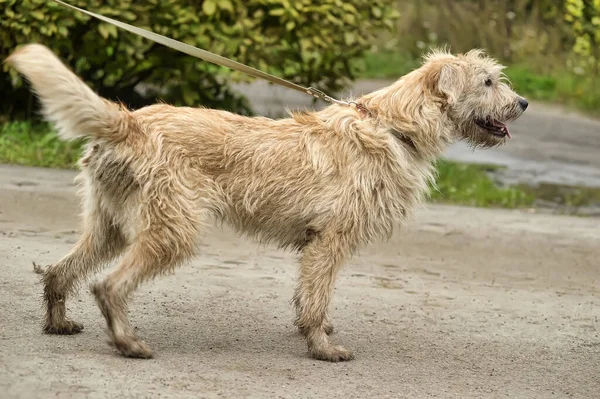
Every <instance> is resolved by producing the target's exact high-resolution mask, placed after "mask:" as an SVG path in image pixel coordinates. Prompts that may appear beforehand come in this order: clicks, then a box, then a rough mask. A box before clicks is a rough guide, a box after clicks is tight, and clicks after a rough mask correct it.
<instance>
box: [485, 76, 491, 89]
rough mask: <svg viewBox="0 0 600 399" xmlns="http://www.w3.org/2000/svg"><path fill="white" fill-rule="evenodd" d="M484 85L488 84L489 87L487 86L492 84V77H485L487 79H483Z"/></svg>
mask: <svg viewBox="0 0 600 399" xmlns="http://www.w3.org/2000/svg"><path fill="white" fill-rule="evenodd" d="M485 85H486V86H488V87H489V86H491V85H492V79H490V78H487V79H486V80H485Z"/></svg>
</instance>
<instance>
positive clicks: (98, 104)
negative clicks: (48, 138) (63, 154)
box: [5, 44, 129, 140]
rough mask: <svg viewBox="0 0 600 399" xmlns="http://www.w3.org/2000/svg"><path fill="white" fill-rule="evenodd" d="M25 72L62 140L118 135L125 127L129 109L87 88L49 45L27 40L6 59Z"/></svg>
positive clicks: (124, 130)
mask: <svg viewBox="0 0 600 399" xmlns="http://www.w3.org/2000/svg"><path fill="white" fill-rule="evenodd" d="M5 62H6V63H7V64H9V65H10V66H12V67H14V68H15V69H16V70H17V71H18V72H19V73H21V74H22V75H24V76H25V78H26V79H27V80H28V81H29V83H30V84H31V86H32V89H33V91H34V92H35V94H36V95H37V96H38V97H39V99H40V101H41V104H42V112H43V115H44V117H45V119H46V120H47V121H49V122H51V123H53V124H54V125H55V126H56V128H57V130H58V133H59V135H60V137H62V138H63V139H65V140H73V139H77V138H80V137H90V136H91V137H96V138H107V139H117V136H118V135H120V134H124V132H126V131H127V130H128V129H123V128H124V127H125V126H124V125H125V124H127V123H128V120H129V113H128V112H125V110H124V109H122V108H121V106H119V105H118V104H116V103H113V102H110V101H108V100H106V99H104V98H102V97H100V96H98V95H97V94H96V93H94V91H93V90H92V89H91V88H89V87H88V86H87V85H86V84H85V83H84V82H83V81H82V80H81V79H79V78H78V77H77V76H76V75H75V74H74V73H73V72H71V70H69V69H68V68H67V66H65V64H63V63H62V62H61V61H60V60H59V59H58V57H56V56H55V55H54V53H52V51H51V50H50V49H48V48H47V47H45V46H43V45H40V44H29V45H26V46H24V47H22V48H21V49H19V50H17V51H15V52H14V53H13V54H11V55H10V56H9V57H8V58H7V59H6V61H5Z"/></svg>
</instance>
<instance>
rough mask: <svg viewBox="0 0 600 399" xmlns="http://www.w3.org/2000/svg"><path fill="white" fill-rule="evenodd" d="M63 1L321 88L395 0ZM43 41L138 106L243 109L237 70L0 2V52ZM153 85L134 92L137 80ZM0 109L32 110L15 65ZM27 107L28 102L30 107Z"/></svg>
mask: <svg viewBox="0 0 600 399" xmlns="http://www.w3.org/2000/svg"><path fill="white" fill-rule="evenodd" d="M70 3H71V4H73V5H75V6H79V7H83V8H86V9H88V10H90V11H95V12H99V13H101V14H104V15H106V16H109V17H112V18H115V19H119V20H122V21H124V22H127V23H131V24H133V25H136V26H139V27H142V28H146V29H150V30H152V31H154V32H157V33H160V34H163V35H166V36H169V37H172V38H174V39H177V40H181V41H183V42H186V43H188V44H192V45H195V46H198V47H201V48H204V49H207V50H209V51H212V52H215V53H218V54H220V55H223V56H226V57H230V58H232V59H235V60H237V61H239V62H242V63H247V64H249V65H251V66H253V67H255V68H258V69H261V70H263V71H266V72H269V73H272V74H275V75H278V76H281V77H284V78H286V79H290V80H292V81H294V82H297V83H299V84H304V85H315V86H318V87H319V88H321V89H324V90H327V91H335V90H338V89H339V88H341V85H342V84H343V83H344V78H346V77H347V78H352V77H353V76H354V73H355V70H354V68H353V67H352V66H353V65H355V63H354V61H355V60H356V59H357V58H359V57H361V56H362V54H363V52H364V51H365V50H366V49H367V48H368V46H369V42H370V41H371V40H372V38H373V35H374V34H376V33H377V31H379V30H380V29H382V28H385V27H387V28H391V27H392V26H393V20H394V18H395V17H396V16H397V14H396V12H395V11H394V9H393V8H392V3H393V0H354V1H342V0H320V1H316V0H294V1H292V0H203V1H191V0H177V1H174V0H144V1H133V0H92V1H84V0H72V1H70ZM31 42H38V43H43V44H46V45H47V46H49V47H50V48H51V49H52V50H53V51H55V52H56V53H57V54H58V55H59V56H60V57H61V59H62V60H64V61H66V62H67V63H68V64H69V65H70V66H71V67H72V68H73V69H74V71H75V72H76V73H77V74H78V75H79V76H81V77H82V78H83V79H84V80H85V81H86V82H87V83H88V84H90V85H91V86H92V87H93V88H94V89H95V90H96V91H97V92H99V93H100V94H101V95H103V96H106V97H108V98H112V99H116V98H118V99H120V100H121V101H123V102H125V103H127V104H129V105H130V106H133V107H136V106H141V105H145V104H147V103H151V102H153V101H155V100H156V99H157V98H161V99H163V100H164V101H166V102H169V103H174V104H183V105H205V106H212V107H220V108H226V109H231V110H235V111H241V110H244V109H246V110H247V107H246V104H245V102H244V101H243V100H242V99H241V98H238V97H236V96H235V95H234V94H233V92H232V91H231V89H230V86H229V82H232V81H239V80H242V79H246V77H245V76H242V75H241V74H239V73H236V72H232V71H230V70H228V69H226V68H222V67H218V66H216V65H213V64H210V63H207V62H204V61H201V60H197V59H195V58H192V57H190V56H187V55H185V54H182V53H177V52H175V51H174V50H171V49H169V48H167V47H164V46H162V45H158V44H153V43H152V42H150V41H148V40H145V39H142V38H140V37H138V36H135V35H133V34H131V33H128V32H125V31H122V30H118V29H117V28H115V27H113V26H111V25H109V24H106V23H103V22H99V21H97V20H93V19H90V18H89V17H87V16H86V15H84V14H82V13H77V12H74V11H72V10H70V9H67V8H65V7H62V6H60V5H58V4H56V3H53V2H52V1H49V0H0V49H1V50H0V51H1V53H0V54H1V55H2V58H5V57H6V56H8V55H9V54H10V53H11V52H12V51H14V50H15V48H16V47H17V46H18V45H21V44H26V43H31ZM142 83H143V84H144V85H145V87H146V88H148V87H150V88H158V89H156V90H155V89H152V90H149V91H147V92H146V93H145V94H143V96H142V95H140V94H139V93H138V94H136V92H135V91H134V88H135V87H136V86H137V87H139V86H138V85H139V84H142ZM0 92H1V93H2V99H1V100H0V112H1V114H2V115H4V118H6V117H7V116H8V117H9V118H11V119H14V118H17V117H23V116H25V117H27V116H31V111H32V109H33V108H34V106H35V103H34V102H33V101H32V98H31V95H30V94H29V93H28V91H27V89H26V88H25V87H24V86H23V84H22V81H21V80H20V79H19V78H18V77H17V76H16V74H15V73H14V71H9V70H8V69H7V67H6V66H4V68H3V71H2V72H1V73H0ZM32 104H33V105H32Z"/></svg>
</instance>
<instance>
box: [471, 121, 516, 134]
mask: <svg viewBox="0 0 600 399" xmlns="http://www.w3.org/2000/svg"><path fill="white" fill-rule="evenodd" d="M475 124H476V125H477V126H479V127H480V128H482V129H485V130H487V131H488V132H489V133H490V134H493V135H494V136H497V137H508V138H510V132H509V131H508V127H506V125H505V124H504V123H502V122H500V121H499V120H496V119H494V118H492V117H491V116H488V117H486V118H485V119H475Z"/></svg>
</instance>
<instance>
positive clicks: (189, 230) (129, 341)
mask: <svg viewBox="0 0 600 399" xmlns="http://www.w3.org/2000/svg"><path fill="white" fill-rule="evenodd" d="M157 208H158V207H157ZM185 213H186V212H181V213H179V214H178V215H171V216H170V217H167V216H166V215H164V214H158V213H153V214H152V218H153V220H154V222H153V223H152V225H150V226H148V227H147V228H145V229H144V230H143V231H142V232H141V233H139V235H138V236H137V237H136V238H135V239H134V241H133V243H132V244H131V246H130V248H129V249H128V250H127V252H126V253H125V255H124V256H123V259H122V260H121V262H120V263H119V265H117V267H116V268H115V270H114V271H112V272H111V273H110V274H109V275H108V276H107V277H106V278H105V279H104V280H102V281H100V282H97V283H95V284H93V285H92V287H91V289H92V293H93V294H94V296H95V298H96V303H97V304H98V307H99V308H100V310H101V311H102V315H103V316H104V318H105V319H106V324H107V326H108V333H109V335H110V338H111V339H112V344H114V346H115V347H116V348H117V349H118V350H119V351H120V352H121V353H122V354H123V355H124V356H127V357H137V358H150V357H152V356H153V353H152V350H151V349H150V348H149V347H148V346H147V345H146V344H145V343H144V342H142V341H141V340H140V339H139V338H138V337H137V336H136V334H135V332H134V330H133V328H132V327H131V325H130V323H129V319H128V317H127V299H128V297H129V296H130V294H131V293H132V292H133V291H134V290H135V289H136V288H137V287H138V286H139V284H141V283H142V282H143V281H146V280H149V279H151V278H154V277H156V276H158V275H160V274H164V273H167V272H170V271H172V270H173V269H174V268H175V267H176V266H177V265H179V264H181V263H183V262H184V261H186V260H187V259H189V258H190V257H191V256H192V255H193V252H194V249H195V244H196V237H197V235H198V232H199V231H198V229H199V227H200V226H199V223H195V222H196V220H194V218H193V217H191V215H190V214H189V213H188V214H187V215H184V214H185Z"/></svg>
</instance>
